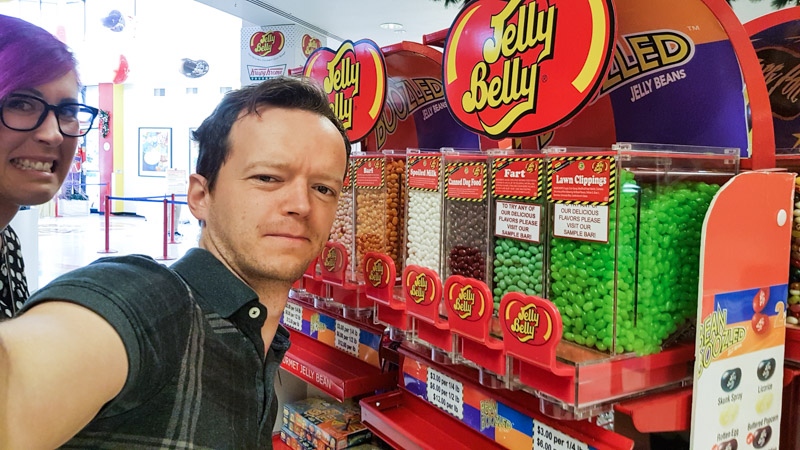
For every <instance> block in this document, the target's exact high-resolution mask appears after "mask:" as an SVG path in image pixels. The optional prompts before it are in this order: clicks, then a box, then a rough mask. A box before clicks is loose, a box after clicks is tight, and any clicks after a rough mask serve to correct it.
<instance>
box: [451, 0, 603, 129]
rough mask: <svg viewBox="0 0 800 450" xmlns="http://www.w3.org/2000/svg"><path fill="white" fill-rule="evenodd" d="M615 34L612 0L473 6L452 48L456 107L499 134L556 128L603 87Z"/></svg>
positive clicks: (459, 116) (459, 114)
mask: <svg viewBox="0 0 800 450" xmlns="http://www.w3.org/2000/svg"><path fill="white" fill-rule="evenodd" d="M615 32H616V24H615V18H614V9H613V4H612V0H588V1H583V2H576V1H567V0H550V1H547V2H544V1H536V0H507V1H503V0H478V1H476V2H474V3H471V4H470V5H469V6H468V7H466V8H465V9H464V10H462V11H461V13H460V14H459V15H458V16H457V17H456V19H455V21H454V22H453V25H452V26H451V27H450V32H449V34H448V37H447V44H446V46H445V54H444V64H443V72H444V82H445V95H446V98H447V103H448V104H449V106H450V111H451V112H452V113H453V115H454V117H455V118H456V120H458V121H459V122H460V123H461V124H462V125H463V126H465V127H467V128H469V129H470V130H472V131H475V132H477V133H480V134H483V135H486V136H488V137H490V138H492V139H501V138H504V137H508V136H530V135H535V134H540V133H545V132H547V131H549V130H552V129H554V128H556V127H558V126H559V125H561V124H563V123H565V122H566V121H568V120H569V119H570V118H572V117H573V116H575V115H576V114H578V113H579V112H580V111H581V110H582V109H583V108H584V107H585V106H586V105H587V104H588V103H589V101H591V100H592V98H594V96H595V95H596V94H597V92H598V91H599V90H600V88H601V86H602V84H603V80H604V79H605V75H606V73H607V72H608V68H609V66H610V63H611V57H612V54H613V50H614V36H615Z"/></svg>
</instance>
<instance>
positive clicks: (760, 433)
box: [753, 425, 772, 448]
mask: <svg viewBox="0 0 800 450" xmlns="http://www.w3.org/2000/svg"><path fill="white" fill-rule="evenodd" d="M771 437H772V427H771V426H769V425H767V426H765V427H763V428H759V429H757V430H756V431H755V432H754V433H753V448H764V447H766V445H767V444H768V443H769V439H770V438H771Z"/></svg>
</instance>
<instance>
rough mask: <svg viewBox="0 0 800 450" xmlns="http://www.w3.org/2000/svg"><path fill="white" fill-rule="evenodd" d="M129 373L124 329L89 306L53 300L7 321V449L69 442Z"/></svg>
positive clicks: (0, 437)
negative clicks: (120, 330)
mask: <svg viewBox="0 0 800 450" xmlns="http://www.w3.org/2000/svg"><path fill="white" fill-rule="evenodd" d="M127 375H128V356H127V353H126V351H125V347H124V345H123V343H122V340H121V339H120V337H119V335H118V334H117V333H116V331H115V330H114V328H112V327H111V325H109V324H108V322H106V321H105V320H104V319H103V318H102V317H100V316H99V315H97V314H95V313H94V312H92V311H90V310H89V309H86V308H84V307H82V306H78V305H75V304H73V303H68V302H63V301H51V302H47V303H42V304H40V305H37V306H35V307H33V308H31V309H30V310H29V311H27V312H26V313H25V314H23V315H21V316H20V317H18V318H16V319H13V320H9V321H5V322H2V323H0V449H6V448H11V449H16V448H55V447H58V446H60V445H62V444H63V443H65V442H67V441H68V440H69V439H70V438H72V437H73V436H75V434H77V433H78V432H79V431H80V430H81V429H82V428H83V427H85V426H86V424H88V423H89V421H91V420H92V418H94V416H95V415H97V412H98V411H99V410H100V408H102V407H103V405H104V404H106V403H107V402H108V401H110V400H112V399H113V398H114V397H116V396H117V394H119V392H120V391H121V390H122V387H123V386H124V385H125V381H126V379H127Z"/></svg>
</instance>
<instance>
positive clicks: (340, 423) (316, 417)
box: [283, 398, 372, 450]
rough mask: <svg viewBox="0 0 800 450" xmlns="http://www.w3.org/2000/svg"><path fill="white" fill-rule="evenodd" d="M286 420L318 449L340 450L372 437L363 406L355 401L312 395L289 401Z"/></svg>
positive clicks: (286, 407) (287, 423) (284, 413)
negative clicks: (342, 401) (338, 401)
mask: <svg viewBox="0 0 800 450" xmlns="http://www.w3.org/2000/svg"><path fill="white" fill-rule="evenodd" d="M283 424H284V427H287V426H288V428H289V429H290V430H292V431H293V432H294V433H296V434H297V435H298V436H301V437H303V438H304V439H305V440H307V441H309V442H311V443H312V444H313V445H314V447H315V448H318V449H319V448H322V449H331V450H339V449H343V448H347V447H351V446H353V445H356V444H360V443H363V442H366V441H368V440H369V439H371V438H372V433H371V432H370V431H369V430H368V429H367V428H366V426H364V425H363V424H362V423H361V411H360V409H359V408H358V406H356V405H354V404H352V403H331V402H328V401H326V400H323V399H320V398H308V399H305V400H301V401H298V402H294V403H290V404H286V405H284V407H283Z"/></svg>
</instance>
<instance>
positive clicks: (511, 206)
mask: <svg viewBox="0 0 800 450" xmlns="http://www.w3.org/2000/svg"><path fill="white" fill-rule="evenodd" d="M496 205H497V208H496V209H495V222H494V235H495V236H498V237H507V238H512V239H518V240H522V241H528V242H535V243H539V241H540V238H539V236H540V234H539V230H540V228H541V225H540V224H541V218H542V207H541V206H540V205H531V204H528V203H514V202H500V201H498V202H497V203H496Z"/></svg>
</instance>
